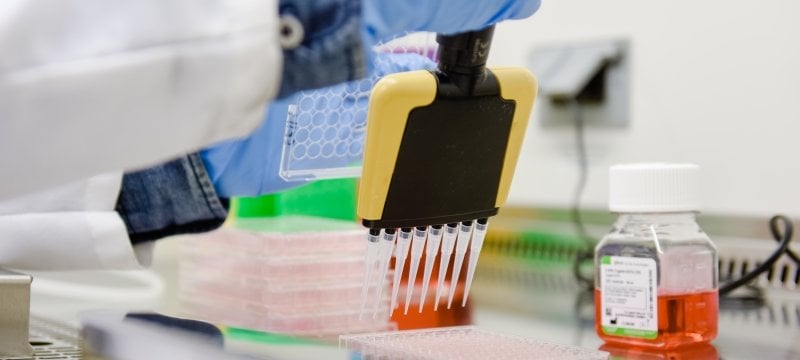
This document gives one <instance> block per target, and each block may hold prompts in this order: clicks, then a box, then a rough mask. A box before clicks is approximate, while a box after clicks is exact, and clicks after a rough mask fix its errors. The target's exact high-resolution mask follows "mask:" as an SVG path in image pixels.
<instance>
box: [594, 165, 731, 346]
mask: <svg viewBox="0 0 800 360" xmlns="http://www.w3.org/2000/svg"><path fill="white" fill-rule="evenodd" d="M699 171H700V169H699V167H698V166H697V165H694V164H664V163H648V164H626V165H615V166H612V167H611V169H610V174H609V175H610V176H609V180H610V182H609V186H610V191H609V195H610V196H609V209H610V210H611V211H612V212H614V213H617V214H619V217H618V219H617V221H616V223H615V224H614V227H613V229H612V230H611V232H609V233H608V234H607V235H606V236H605V237H604V238H603V239H602V240H601V241H600V243H599V244H598V245H597V248H596V249H595V329H596V331H597V334H598V335H599V336H600V338H601V339H603V340H604V341H605V342H607V343H612V344H619V345H626V346H633V347H647V348H677V347H681V346H687V345H692V344H701V343H708V342H710V341H711V340H713V339H714V338H715V337H716V336H717V318H718V312H719V306H718V293H717V286H718V284H717V272H718V269H717V267H718V265H717V250H716V247H715V246H714V244H713V243H712V242H711V240H710V239H709V237H708V236H707V235H706V234H705V232H703V230H702V229H701V228H700V226H699V225H698V224H697V222H696V214H697V211H698V210H699V199H698V198H699Z"/></svg>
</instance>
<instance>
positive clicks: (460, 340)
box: [339, 326, 608, 360]
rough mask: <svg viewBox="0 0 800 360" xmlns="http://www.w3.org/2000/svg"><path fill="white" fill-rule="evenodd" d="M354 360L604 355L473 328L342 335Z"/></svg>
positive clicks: (590, 359) (581, 359)
mask: <svg viewBox="0 0 800 360" xmlns="http://www.w3.org/2000/svg"><path fill="white" fill-rule="evenodd" d="M339 347H340V348H344V349H347V350H348V351H350V353H351V354H352V355H353V358H354V359H356V358H357V359H420V360H439V359H443V360H444V359H448V360H449V359H465V360H468V359H481V360H482V359H554V360H560V359H564V360H567V359H569V360H595V359H596V360H601V359H608V353H607V352H605V351H599V350H592V349H584V348H581V347H576V346H567V345H560V344H554V343H549V342H545V341H539V340H533V339H526V338H523V337H516V336H509V335H502V334H498V333H495V332H491V331H487V330H482V329H479V328H477V327H474V326H459V327H448V328H436V329H424V330H411V331H392V332H382V333H372V334H359V335H342V336H340V337H339Z"/></svg>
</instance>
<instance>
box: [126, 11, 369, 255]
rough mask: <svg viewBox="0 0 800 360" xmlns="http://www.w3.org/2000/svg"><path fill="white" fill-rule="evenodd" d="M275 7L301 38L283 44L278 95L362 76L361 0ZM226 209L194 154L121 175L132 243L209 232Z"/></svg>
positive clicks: (364, 71) (218, 221) (221, 221)
mask: <svg viewBox="0 0 800 360" xmlns="http://www.w3.org/2000/svg"><path fill="white" fill-rule="evenodd" d="M279 9H280V14H281V17H282V18H284V17H293V18H294V19H296V20H298V21H299V23H300V24H302V27H303V29H302V34H303V37H302V40H301V41H299V43H298V44H296V45H295V46H292V47H291V48H288V47H287V48H284V52H283V55H284V64H283V79H282V81H281V87H280V93H279V97H284V96H288V95H290V94H292V93H294V92H297V91H300V90H305V89H313V88H319V87H323V86H328V85H332V84H337V83H341V82H346V81H350V80H355V79H359V78H361V77H363V76H364V75H365V73H366V62H367V61H366V55H365V54H366V51H365V49H364V45H363V44H362V37H361V2H360V0H316V1H309V0H281V1H280V8H279ZM227 208H228V203H227V200H226V199H221V198H219V197H218V196H217V194H216V192H215V191H214V186H213V184H212V182H211V180H210V178H209V176H208V173H207V172H206V169H205V166H204V165H203V161H202V160H201V158H200V156H199V155H198V154H190V155H187V156H185V157H182V158H179V159H175V160H172V161H169V162H166V163H164V164H161V165H158V166H154V167H151V168H148V169H144V170H140V171H135V172H129V173H126V174H125V175H124V176H123V179H122V190H121V192H120V196H119V199H118V200H117V206H116V210H117V212H118V213H119V214H120V216H121V217H122V220H123V221H124V222H125V225H126V227H127V229H128V234H129V236H130V239H131V242H132V243H134V244H136V243H140V242H146V241H152V240H156V239H159V238H162V237H165V236H169V235H175V234H184V233H197V232H205V231H210V230H213V229H215V228H217V227H219V226H220V225H222V223H223V222H224V221H225V217H226V215H227Z"/></svg>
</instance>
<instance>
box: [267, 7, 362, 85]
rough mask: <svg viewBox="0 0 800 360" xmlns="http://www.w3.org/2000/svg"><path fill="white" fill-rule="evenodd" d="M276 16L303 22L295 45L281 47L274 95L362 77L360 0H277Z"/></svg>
mask: <svg viewBox="0 0 800 360" xmlns="http://www.w3.org/2000/svg"><path fill="white" fill-rule="evenodd" d="M279 9H280V16H281V18H285V17H294V18H296V19H297V20H299V21H300V23H302V24H303V33H304V36H303V39H302V41H301V42H300V44H299V46H297V47H294V48H284V51H283V79H282V80H281V88H280V92H279V94H278V97H285V96H288V95H291V94H292V93H295V92H297V91H300V90H306V89H316V88H321V87H325V86H328V85H333V84H338V83H342V82H346V81H351V80H356V79H360V78H363V77H364V76H365V75H366V67H367V59H366V49H365V46H364V45H363V42H362V35H361V28H362V26H361V21H362V20H361V1H360V0H313V1H311V0H305V1H304V0H281V1H280V5H279Z"/></svg>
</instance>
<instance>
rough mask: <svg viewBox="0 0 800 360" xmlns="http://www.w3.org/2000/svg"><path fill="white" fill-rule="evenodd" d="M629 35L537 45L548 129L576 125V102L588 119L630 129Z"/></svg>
mask: <svg viewBox="0 0 800 360" xmlns="http://www.w3.org/2000/svg"><path fill="white" fill-rule="evenodd" d="M629 47H630V46H629V42H628V41H627V40H624V39H609V40H602V41H593V42H581V43H574V44H573V43H563V44H556V45H553V46H547V47H540V48H536V49H534V50H533V51H532V52H531V55H530V61H529V65H530V68H531V70H532V71H533V73H534V74H536V76H537V79H538V81H539V101H538V102H537V104H536V106H537V107H538V110H537V111H538V114H539V119H538V121H537V122H538V123H540V124H541V125H542V126H543V127H557V126H571V125H572V123H573V121H574V119H575V109H574V107H573V104H574V103H575V102H577V103H578V104H580V111H581V112H582V116H583V120H584V123H585V124H586V125H587V126H592V127H612V128H625V127H627V126H628V123H629V121H630V110H629V107H630V84H629V83H630V81H629V80H630V51H629Z"/></svg>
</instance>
